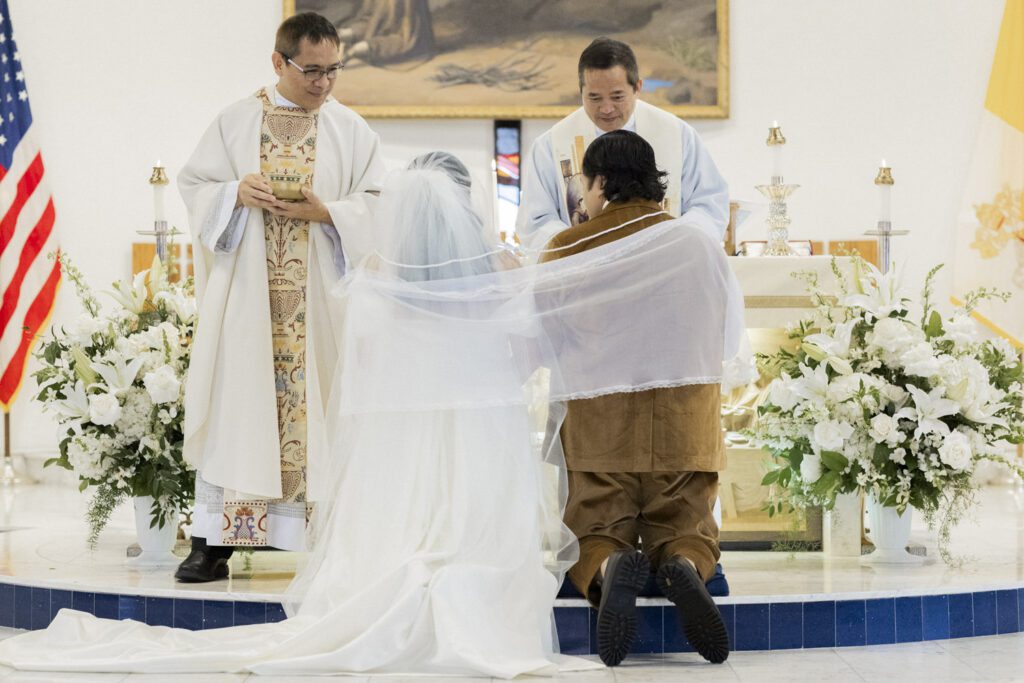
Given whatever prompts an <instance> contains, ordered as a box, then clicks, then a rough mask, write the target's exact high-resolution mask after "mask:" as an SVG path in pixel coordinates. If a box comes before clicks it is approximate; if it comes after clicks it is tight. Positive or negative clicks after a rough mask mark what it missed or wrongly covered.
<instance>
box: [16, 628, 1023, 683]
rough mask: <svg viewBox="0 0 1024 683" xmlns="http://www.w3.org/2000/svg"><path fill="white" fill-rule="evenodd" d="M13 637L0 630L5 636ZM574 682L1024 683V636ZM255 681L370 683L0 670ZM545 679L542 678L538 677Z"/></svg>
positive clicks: (644, 666) (156, 680)
mask: <svg viewBox="0 0 1024 683" xmlns="http://www.w3.org/2000/svg"><path fill="white" fill-rule="evenodd" d="M13 633H15V631H13V630H11V629H0V638H3V637H6V636H9V635H11V634H13ZM563 678H564V679H565V680H566V681H569V682H570V683H681V682H684V681H685V682H689V681H699V682H702V681H749V682H750V683H770V682H772V681H827V682H828V683H845V682H846V681H869V682H872V683H873V682H875V681H900V682H903V681H907V682H912V681H924V682H927V683H939V682H940V681H958V682H961V683H965V682H967V681H1021V682H1024V634H1020V633H1018V634H1013V635H1008V636H992V637H988V638H969V639H964V640H944V641H934V642H930V643H911V644H906V645H877V646H871V647H850V648H842V649H839V650H799V651H782V652H734V653H732V654H731V655H730V656H729V659H728V661H726V662H725V664H722V665H720V666H714V665H711V664H708V663H706V662H704V661H703V660H702V659H701V658H700V657H699V656H697V655H695V654H675V655H664V656H650V655H647V656H633V657H630V658H629V659H627V660H626V661H625V662H624V663H623V664H622V666H619V667H616V668H614V669H606V670H604V671H594V672H587V673H582V674H569V675H566V676H564V677H563ZM246 680H248V681H249V682H250V683H259V681H274V682H275V683H299V682H310V681H344V682H346V683H357V682H358V681H360V680H364V681H370V680H371V679H367V678H360V677H357V676H338V677H314V678H309V677H301V676H296V677H280V676H278V677H273V678H270V677H261V676H248V675H246V674H194V675H178V674H174V675H167V674H148V675H143V674H131V675H125V674H59V673H47V672H21V671H13V670H11V669H8V668H5V667H0V683H19V682H21V681H38V682H40V683H41V682H43V681H46V682H50V681H53V682H54V683H64V682H68V683H70V682H74V681H100V682H102V683H114V682H123V681H140V682H145V683H179V682H180V683H189V682H192V681H194V682H195V683H220V682H221V681H223V682H224V683H240V682H241V681H246ZM441 680H445V681H449V680H450V681H452V682H453V683H456V682H457V683H474V682H475V681H486V680H488V679H484V678H479V679H477V678H457V679H437V678H416V679H399V678H383V677H374V678H373V679H372V681H373V683H385V682H390V681H407V682H409V683H412V682H413V681H420V682H431V681H441ZM535 680H538V681H540V680H543V679H535Z"/></svg>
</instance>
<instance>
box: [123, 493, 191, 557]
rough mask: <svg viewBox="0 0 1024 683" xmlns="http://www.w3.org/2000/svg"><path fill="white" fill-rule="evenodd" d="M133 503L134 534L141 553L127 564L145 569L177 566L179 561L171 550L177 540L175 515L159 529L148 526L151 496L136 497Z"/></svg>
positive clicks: (150, 517) (150, 518)
mask: <svg viewBox="0 0 1024 683" xmlns="http://www.w3.org/2000/svg"><path fill="white" fill-rule="evenodd" d="M134 502H135V533H136V535H137V536H138V539H139V547H140V548H142V552H141V553H139V554H138V555H136V556H135V557H132V558H129V559H128V564H131V565H135V566H146V567H162V566H172V565H176V564H178V563H179V562H180V561H181V560H180V559H178V558H177V557H175V556H174V554H173V553H172V552H171V550H173V549H174V543H175V541H177V538H178V523H177V515H174V517H173V519H172V520H169V521H168V522H167V523H166V524H164V526H163V528H162V529H161V528H160V527H159V525H157V526H152V527H151V526H150V523H151V522H152V520H153V518H152V516H151V515H150V510H151V509H152V508H153V497H152V496H137V497H136V498H135V500H134Z"/></svg>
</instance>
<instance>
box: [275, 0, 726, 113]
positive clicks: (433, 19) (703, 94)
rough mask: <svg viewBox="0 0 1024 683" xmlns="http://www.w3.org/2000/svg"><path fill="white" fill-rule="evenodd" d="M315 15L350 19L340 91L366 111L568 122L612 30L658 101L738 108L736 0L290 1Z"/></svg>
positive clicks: (673, 106)
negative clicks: (584, 61) (580, 69)
mask: <svg viewBox="0 0 1024 683" xmlns="http://www.w3.org/2000/svg"><path fill="white" fill-rule="evenodd" d="M306 11H312V12H318V13H320V14H322V15H324V16H325V17H327V18H328V19H329V20H330V21H331V22H332V23H334V24H335V25H336V26H337V27H338V30H339V33H340V34H341V36H342V40H343V50H344V52H343V54H344V57H345V61H346V65H345V70H344V71H343V72H342V74H341V76H340V77H339V78H338V80H337V83H336V84H335V93H334V94H335V97H337V98H338V99H339V100H340V101H341V102H344V103H345V104H346V105H348V106H350V107H352V108H353V109H355V110H356V111H358V112H359V113H360V114H362V115H364V116H369V117H387V118H392V117H431V118H434V117H463V118H494V119H521V118H560V117H562V116H565V115H567V114H569V113H570V112H572V111H573V110H574V109H576V108H577V107H578V106H579V105H580V94H579V85H578V82H577V78H576V66H577V62H578V60H579V55H580V53H581V52H582V51H583V48H585V47H586V46H587V45H588V44H589V43H590V41H591V40H593V39H594V38H596V37H598V36H602V35H606V36H609V37H612V38H616V39H618V40H622V41H623V42H626V43H628V44H629V45H630V46H632V48H633V50H634V51H635V52H636V55H637V61H638V62H639V65H640V76H641V78H642V79H643V94H642V95H641V97H642V98H643V99H644V100H646V101H647V102H650V103H651V104H654V105H657V106H659V107H661V108H663V109H665V110H667V111H670V112H672V113H674V114H677V115H679V116H682V117H685V118H727V117H728V115H729V28H728V27H729V17H728V0H630V1H629V2H622V1H621V0H515V1H514V2H513V1H510V0H284V16H285V17H289V16H291V15H292V14H294V13H295V12H306Z"/></svg>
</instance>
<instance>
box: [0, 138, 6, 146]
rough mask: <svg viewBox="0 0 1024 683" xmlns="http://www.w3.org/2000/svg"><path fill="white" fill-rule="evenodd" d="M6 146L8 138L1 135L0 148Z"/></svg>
mask: <svg viewBox="0 0 1024 683" xmlns="http://www.w3.org/2000/svg"><path fill="white" fill-rule="evenodd" d="M6 144H7V138H5V137H4V136H3V135H0V147H3V146H4V145H6Z"/></svg>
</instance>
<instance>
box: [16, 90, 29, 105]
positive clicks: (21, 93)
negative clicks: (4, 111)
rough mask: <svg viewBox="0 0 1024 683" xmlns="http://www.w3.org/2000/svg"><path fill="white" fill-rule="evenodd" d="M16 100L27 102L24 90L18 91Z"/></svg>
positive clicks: (26, 94)
mask: <svg viewBox="0 0 1024 683" xmlns="http://www.w3.org/2000/svg"><path fill="white" fill-rule="evenodd" d="M18 99H19V100H20V101H22V102H24V101H25V100H27V99H28V93H27V92H25V91H24V90H19V91H18Z"/></svg>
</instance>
